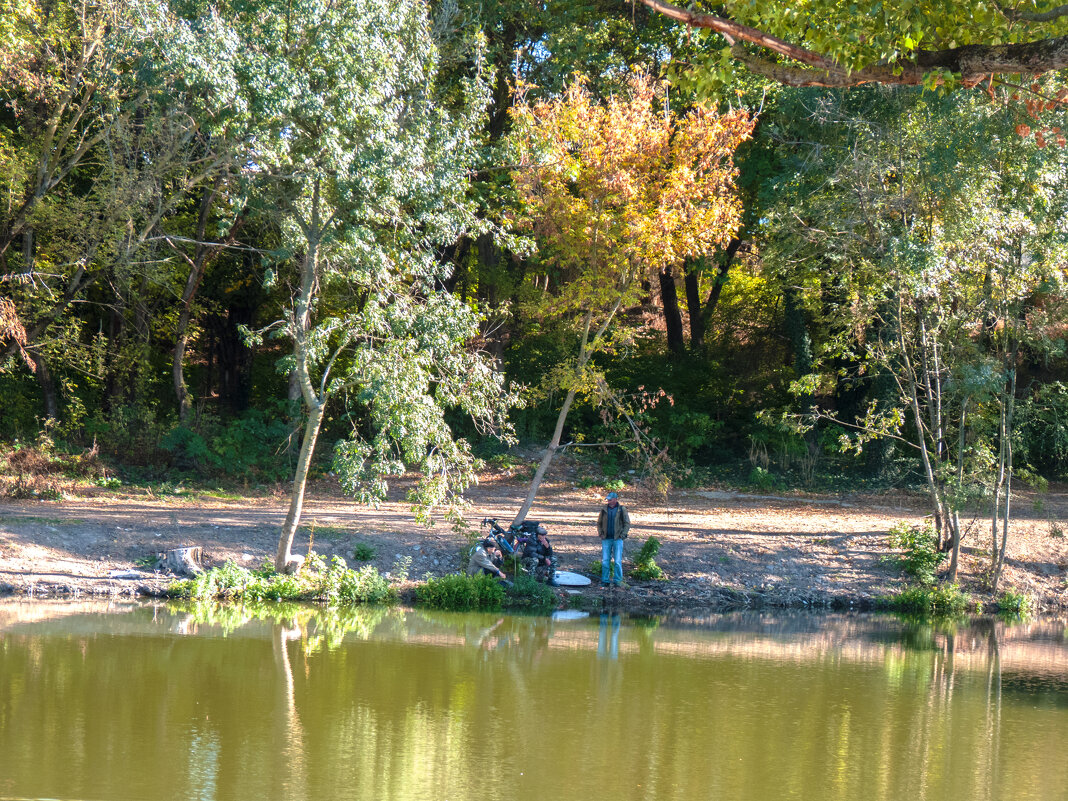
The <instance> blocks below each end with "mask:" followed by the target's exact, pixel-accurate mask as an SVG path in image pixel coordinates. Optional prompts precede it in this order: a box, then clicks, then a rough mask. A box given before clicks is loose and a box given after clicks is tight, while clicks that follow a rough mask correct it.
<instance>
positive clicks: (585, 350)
mask: <svg viewBox="0 0 1068 801" xmlns="http://www.w3.org/2000/svg"><path fill="white" fill-rule="evenodd" d="M628 281H629V279H628ZM626 290H627V287H626V286H624V287H623V289H622V290H621V291H620V293H619V297H618V298H616V301H615V303H614V304H613V305H612V308H611V310H610V311H609V312H608V314H607V315H606V316H605V318H604V322H602V323H601V325H600V326H598V328H597V331H596V332H595V333H594V334H593V337H592V338H591V337H590V327H591V326H592V325H593V312H592V311H587V312H586V319H585V320H584V321H583V326H582V339H581V340H580V341H579V354H578V360H577V361H576V362H575V374H576V378H578V377H579V375H580V374H581V373H582V370H583V368H585V366H586V362H588V361H589V359H590V351H591V348H590V346H591V344H595V343H597V342H599V341H600V339H601V337H602V336H604V332H605V331H606V330H608V326H609V325H610V324H611V323H612V320H613V319H614V318H615V316H616V312H618V311H619V307H620V306H621V305H622V303H623V296H624V295H625V294H626ZM574 400H575V390H574V388H573V387H572V388H571V389H569V390H568V391H567V397H565V398H564V405H563V406H562V407H560V414H559V416H558V417H557V418H556V429H555V430H554V431H553V438H552V441H551V442H550V443H549V447H547V448H546V449H545V454H544V455H543V456H542V457H541V463H540V464H539V465H538V469H537V470H536V471H535V472H534V478H532V479H531V481H530V491H529V492H528V493H527V498H526V500H525V501H523V505H522V506H521V507H520V509H519V512H518V513H516V516H515V520H513V521H512V525H514V526H517V525H519V524H520V523H522V522H523V521H524V520H525V519H526V516H527V512H529V511H530V507H531V506H533V505H534V498H535V497H536V496H537V494H538V487H540V486H541V482H542V479H544V478H545V473H546V472H547V471H548V469H549V465H550V463H552V460H553V457H554V456H555V455H556V450H557V448H559V447H560V439H561V437H562V436H563V434H564V421H565V420H567V413H568V412H569V411H570V410H571V404H572V403H573V402H574Z"/></svg>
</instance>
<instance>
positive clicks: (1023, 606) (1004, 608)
mask: <svg viewBox="0 0 1068 801" xmlns="http://www.w3.org/2000/svg"><path fill="white" fill-rule="evenodd" d="M994 605H995V606H996V607H997V609H998V611H999V612H1007V613H1009V614H1015V615H1025V616H1026V615H1030V614H1031V613H1032V611H1034V606H1035V602H1034V599H1033V598H1031V596H1030V595H1028V594H1027V593H1023V592H1012V591H1009V592H1004V593H1002V594H1001V596H1000V597H999V598H998V599H997V601H995V602H994Z"/></svg>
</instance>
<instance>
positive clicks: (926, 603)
mask: <svg viewBox="0 0 1068 801" xmlns="http://www.w3.org/2000/svg"><path fill="white" fill-rule="evenodd" d="M880 601H881V603H880V605H881V606H885V607H887V608H889V609H893V610H895V611H897V612H903V613H906V614H912V615H959V614H962V613H963V612H964V611H965V610H966V609H967V608H968V596H967V595H965V594H964V593H962V592H961V591H960V587H959V586H958V585H956V584H943V585H941V586H938V587H909V588H908V589H907V590H903V591H901V592H900V593H898V594H897V595H891V596H889V597H886V598H882V599H880Z"/></svg>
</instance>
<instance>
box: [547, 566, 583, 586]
mask: <svg viewBox="0 0 1068 801" xmlns="http://www.w3.org/2000/svg"><path fill="white" fill-rule="evenodd" d="M553 578H554V580H555V581H556V583H557V584H558V585H559V586H561V587H588V586H589V585H590V584H591V583H592V582H591V581H590V579H589V578H587V577H586V576H584V575H582V574H581V573H572V572H570V571H568V570H557V571H556V575H555V576H554V577H553Z"/></svg>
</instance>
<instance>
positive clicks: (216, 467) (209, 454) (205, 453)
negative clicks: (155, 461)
mask: <svg viewBox="0 0 1068 801" xmlns="http://www.w3.org/2000/svg"><path fill="white" fill-rule="evenodd" d="M289 433H290V428H289V424H288V423H287V422H286V421H285V419H284V418H282V417H281V416H279V415H276V414H273V413H271V412H269V411H262V410H257V409H253V410H250V411H248V412H245V413H244V414H243V415H242V416H241V417H239V418H237V419H235V420H231V421H229V422H228V423H225V424H221V423H219V422H217V421H211V420H208V421H207V422H205V423H204V424H203V425H202V426H201V427H200V429H199V430H193V429H190V428H186V427H184V426H178V427H176V428H173V429H171V430H170V431H169V432H167V434H166V436H164V437H163V439H162V441H161V442H160V447H161V448H162V449H163V450H165V451H168V452H170V454H171V456H172V459H173V460H174V463H175V464H176V465H177V466H178V467H183V468H196V469H199V470H206V471H209V472H211V473H216V474H221V475H226V476H234V477H239V478H264V479H266V480H270V481H274V480H281V479H284V478H288V477H289V474H290V465H289V463H288V462H287V460H286V459H284V458H280V456H279V454H280V452H281V451H282V448H283V446H284V444H285V441H286V438H287V437H288V436H289Z"/></svg>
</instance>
